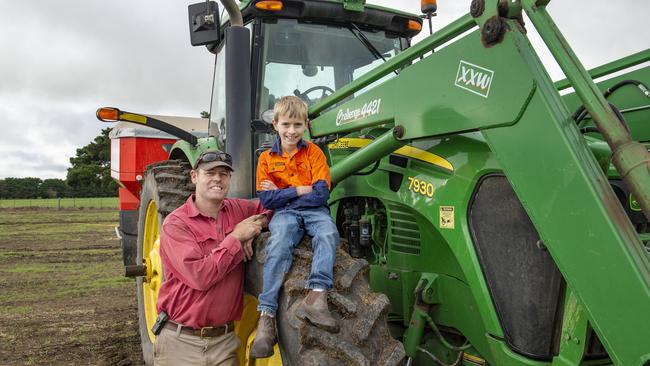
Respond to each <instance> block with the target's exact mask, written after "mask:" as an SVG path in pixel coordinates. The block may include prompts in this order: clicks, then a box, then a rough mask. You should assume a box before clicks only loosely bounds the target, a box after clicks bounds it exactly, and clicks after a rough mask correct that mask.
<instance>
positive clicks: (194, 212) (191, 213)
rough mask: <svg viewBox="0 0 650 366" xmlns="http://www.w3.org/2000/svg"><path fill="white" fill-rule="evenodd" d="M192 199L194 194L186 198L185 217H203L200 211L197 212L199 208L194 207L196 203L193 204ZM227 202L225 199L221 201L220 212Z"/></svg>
mask: <svg viewBox="0 0 650 366" xmlns="http://www.w3.org/2000/svg"><path fill="white" fill-rule="evenodd" d="M194 197H195V194H194V193H192V194H191V195H190V196H189V197H188V198H187V201H185V202H186V203H187V216H189V217H196V216H199V215H201V216H205V215H204V214H202V213H201V211H199V208H198V207H196V202H194ZM227 200H228V199H227V198H225V199H224V200H223V205H221V210H220V211H223V210H224V209H225V208H226V201H227Z"/></svg>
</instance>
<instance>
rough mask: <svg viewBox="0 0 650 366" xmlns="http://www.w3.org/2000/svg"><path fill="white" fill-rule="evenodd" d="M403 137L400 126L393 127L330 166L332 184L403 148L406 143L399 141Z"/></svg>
mask: <svg viewBox="0 0 650 366" xmlns="http://www.w3.org/2000/svg"><path fill="white" fill-rule="evenodd" d="M403 135H404V128H403V127H402V126H395V127H393V128H392V129H391V130H389V131H388V132H386V133H384V134H383V135H381V136H379V137H378V138H377V139H376V140H375V141H373V142H371V143H370V144H368V145H367V146H365V147H364V148H362V149H359V150H357V151H355V152H354V153H352V154H350V155H349V156H348V157H346V158H345V159H343V160H341V161H340V162H338V163H337V164H335V165H334V166H332V169H331V172H330V175H331V179H332V183H337V182H340V181H341V180H343V179H345V178H347V177H349V176H351V175H352V174H354V173H356V172H358V171H359V169H362V168H364V167H366V166H368V165H369V164H371V163H372V162H375V161H377V160H379V159H381V158H383V157H384V156H386V155H388V154H390V153H392V152H393V151H395V150H397V149H399V148H400V147H402V146H404V145H405V144H406V141H401V140H399V138H400V137H402V136H403Z"/></svg>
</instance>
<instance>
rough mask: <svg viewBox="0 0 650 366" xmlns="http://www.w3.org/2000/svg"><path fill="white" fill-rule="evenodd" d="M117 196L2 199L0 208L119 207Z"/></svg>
mask: <svg viewBox="0 0 650 366" xmlns="http://www.w3.org/2000/svg"><path fill="white" fill-rule="evenodd" d="M117 203H118V199H117V197H83V198H31V199H11V200H0V208H36V207H42V208H56V209H62V208H117Z"/></svg>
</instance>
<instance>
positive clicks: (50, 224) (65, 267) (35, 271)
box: [0, 209, 143, 365]
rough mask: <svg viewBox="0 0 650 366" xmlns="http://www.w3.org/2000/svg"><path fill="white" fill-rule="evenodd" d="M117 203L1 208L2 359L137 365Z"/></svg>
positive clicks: (134, 324)
mask: <svg viewBox="0 0 650 366" xmlns="http://www.w3.org/2000/svg"><path fill="white" fill-rule="evenodd" d="M117 220H118V214H117V210H115V209H104V210H101V209H84V210H78V209H74V210H44V209H16V210H0V365H141V364H142V363H143V362H142V357H141V354H140V339H139V335H138V329H137V318H136V300H135V288H134V286H135V282H134V281H133V280H131V279H127V278H125V277H124V276H123V265H122V258H121V250H120V245H119V241H118V240H117V239H116V237H115V231H114V227H115V226H116V225H117Z"/></svg>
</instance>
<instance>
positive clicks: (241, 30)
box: [221, 0, 254, 198]
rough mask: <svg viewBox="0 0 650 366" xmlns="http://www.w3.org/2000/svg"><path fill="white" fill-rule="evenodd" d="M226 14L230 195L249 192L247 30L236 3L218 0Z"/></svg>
mask: <svg viewBox="0 0 650 366" xmlns="http://www.w3.org/2000/svg"><path fill="white" fill-rule="evenodd" d="M221 3H222V4H223V6H224V8H225V9H226V10H227V11H228V15H229V16H230V23H231V25H230V27H228V28H227V29H226V30H225V42H226V45H225V47H226V139H225V145H226V152H227V153H228V154H230V156H232V159H233V167H234V168H235V170H236V171H237V174H234V175H233V177H232V182H231V184H230V196H232V197H239V198H251V197H252V196H253V183H252V182H253V181H254V179H253V155H252V151H253V149H252V137H251V127H250V124H251V75H250V64H251V55H250V31H249V29H248V28H246V27H244V23H243V19H242V14H241V11H240V10H239V6H238V5H237V4H236V3H235V2H234V1H233V0H221Z"/></svg>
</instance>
